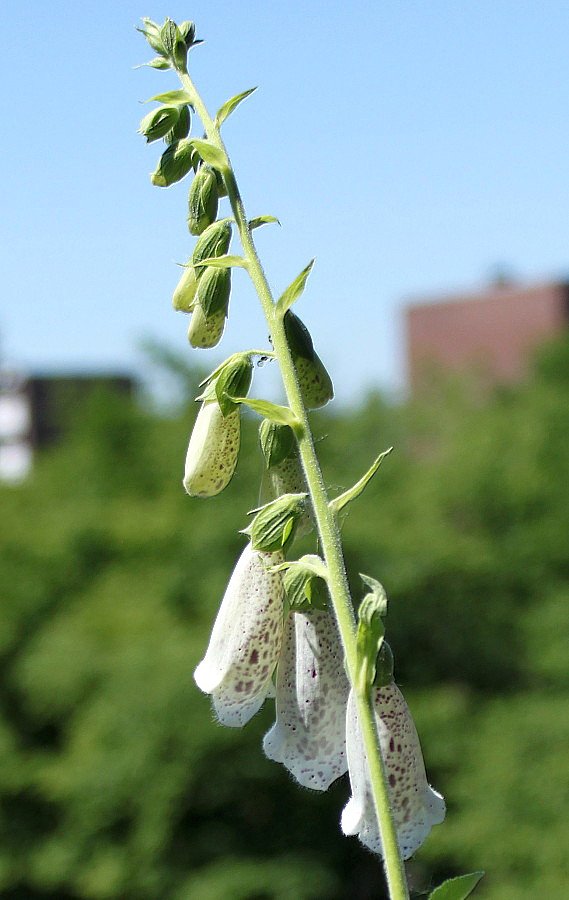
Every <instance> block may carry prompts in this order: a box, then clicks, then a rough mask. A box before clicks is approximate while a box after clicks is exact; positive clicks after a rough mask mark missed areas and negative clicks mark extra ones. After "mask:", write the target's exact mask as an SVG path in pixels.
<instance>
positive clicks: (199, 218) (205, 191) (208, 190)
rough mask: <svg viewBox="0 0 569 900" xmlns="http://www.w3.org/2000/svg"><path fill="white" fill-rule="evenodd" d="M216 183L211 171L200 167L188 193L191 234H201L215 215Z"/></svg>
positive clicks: (206, 167)
mask: <svg viewBox="0 0 569 900" xmlns="http://www.w3.org/2000/svg"><path fill="white" fill-rule="evenodd" d="M217 203H218V194H217V182H216V178H215V173H214V172H213V169H210V168H209V166H200V168H199V169H198V171H197V172H196V174H195V175H194V178H193V180H192V183H191V185H190V190H189V192H188V219H187V221H188V228H189V229H190V233H191V234H201V233H202V232H203V231H205V229H206V228H207V227H208V225H211V224H212V222H213V221H214V220H215V217H216V215H217Z"/></svg>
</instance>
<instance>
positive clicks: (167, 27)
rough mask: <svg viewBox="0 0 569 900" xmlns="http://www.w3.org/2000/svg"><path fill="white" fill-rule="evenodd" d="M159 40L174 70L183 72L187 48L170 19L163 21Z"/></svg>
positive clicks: (178, 30)
mask: <svg viewBox="0 0 569 900" xmlns="http://www.w3.org/2000/svg"><path fill="white" fill-rule="evenodd" d="M160 40H161V41H162V44H163V45H164V50H165V51H166V54H167V55H168V56H169V57H170V59H171V60H172V62H173V63H174V68H175V69H176V70H177V71H178V72H185V71H186V62H187V56H188V48H187V47H186V42H185V40H184V38H183V37H182V34H181V32H180V29H179V28H178V26H177V25H176V23H175V22H173V21H172V19H165V20H164V24H163V25H162V28H161V29H160Z"/></svg>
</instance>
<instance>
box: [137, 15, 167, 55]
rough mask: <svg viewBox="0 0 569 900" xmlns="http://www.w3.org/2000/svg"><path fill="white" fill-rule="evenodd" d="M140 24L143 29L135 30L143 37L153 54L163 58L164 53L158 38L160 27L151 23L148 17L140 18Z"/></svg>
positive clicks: (162, 45)
mask: <svg viewBox="0 0 569 900" xmlns="http://www.w3.org/2000/svg"><path fill="white" fill-rule="evenodd" d="M142 23H143V25H144V28H137V29H136V30H137V31H140V32H141V34H143V35H144V37H145V38H146V40H147V41H148V43H149V44H150V46H151V47H152V49H153V50H154V52H155V53H159V54H160V56H165V55H166V51H165V49H164V44H163V43H162V40H161V38H160V26H159V25H157V24H156V22H153V21H152V19H149V18H148V16H143V17H142Z"/></svg>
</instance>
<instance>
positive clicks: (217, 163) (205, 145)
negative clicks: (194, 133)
mask: <svg viewBox="0 0 569 900" xmlns="http://www.w3.org/2000/svg"><path fill="white" fill-rule="evenodd" d="M193 144H194V147H195V148H196V150H197V151H198V153H199V155H200V156H201V158H202V159H203V161H204V162H205V163H208V164H209V165H210V166H213V167H214V169H219V170H220V171H221V170H223V169H226V168H227V157H226V155H225V153H224V152H223V150H220V149H219V147H216V146H215V145H214V144H212V143H210V141H204V140H202V139H201V138H193Z"/></svg>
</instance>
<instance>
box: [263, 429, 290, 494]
mask: <svg viewBox="0 0 569 900" xmlns="http://www.w3.org/2000/svg"><path fill="white" fill-rule="evenodd" d="M259 441H260V444H261V450H262V452H263V456H264V457H265V464H266V466H267V468H268V469H270V468H271V466H277V465H278V464H279V463H280V462H282V461H283V460H284V459H286V458H287V457H289V456H291V455H293V454H294V451H295V448H296V441H295V438H294V432H293V430H292V428H291V427H290V425H278V424H277V423H276V422H272V421H271V420H270V419H263V421H262V422H261V424H260V425H259ZM285 493H287V492H286V491H285ZM293 493H294V492H293Z"/></svg>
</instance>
